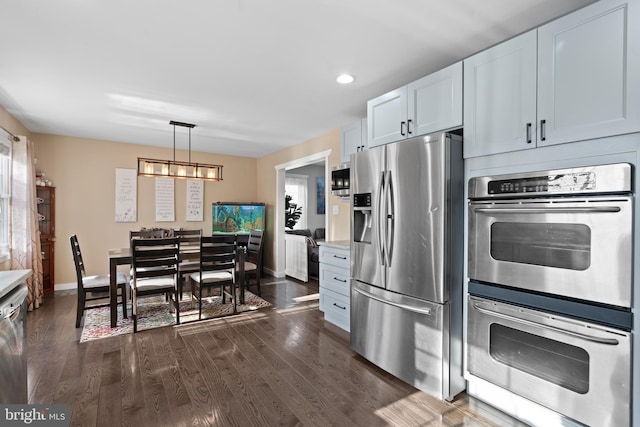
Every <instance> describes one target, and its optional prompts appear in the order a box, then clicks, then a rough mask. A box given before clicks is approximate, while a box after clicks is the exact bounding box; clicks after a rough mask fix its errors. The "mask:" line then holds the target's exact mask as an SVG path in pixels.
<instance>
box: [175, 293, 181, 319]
mask: <svg viewBox="0 0 640 427" xmlns="http://www.w3.org/2000/svg"><path fill="white" fill-rule="evenodd" d="M173 300H174V302H175V306H176V325H179V324H180V301H179V300H178V293H177V292H176V293H174V295H173Z"/></svg>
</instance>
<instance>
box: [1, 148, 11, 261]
mask: <svg viewBox="0 0 640 427" xmlns="http://www.w3.org/2000/svg"><path fill="white" fill-rule="evenodd" d="M10 221H11V143H10V141H8V140H5V139H0V262H4V261H7V260H8V259H9V238H10V236H9V224H10Z"/></svg>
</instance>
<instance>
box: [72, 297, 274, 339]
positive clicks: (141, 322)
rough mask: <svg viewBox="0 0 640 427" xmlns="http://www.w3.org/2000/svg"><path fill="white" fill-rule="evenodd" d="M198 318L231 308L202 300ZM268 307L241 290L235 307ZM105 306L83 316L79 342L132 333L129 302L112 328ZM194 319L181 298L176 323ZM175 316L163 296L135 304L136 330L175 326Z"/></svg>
mask: <svg viewBox="0 0 640 427" xmlns="http://www.w3.org/2000/svg"><path fill="white" fill-rule="evenodd" d="M202 302H203V305H202V319H203V320H205V319H211V318H215V317H221V316H226V315H230V314H233V305H232V304H231V303H230V302H229V299H228V297H227V299H226V302H225V304H222V299H221V297H219V296H212V297H208V298H203V300H202ZM269 306H271V303H269V302H268V301H265V300H263V299H262V298H260V297H259V296H257V295H255V294H253V293H251V292H249V291H245V298H244V304H238V307H237V310H238V313H242V312H247V311H253V310H258V309H261V308H264V307H269ZM109 313H110V311H109V307H100V308H92V309H89V310H87V311H86V312H85V314H84V326H83V327H82V335H81V336H80V342H81V343H82V342H86V341H91V340H96V339H100V338H107V337H114V336H118V335H123V334H130V333H133V318H132V317H131V302H129V304H128V306H127V314H128V315H129V317H128V318H127V319H124V318H122V307H120V306H118V322H117V324H116V327H115V328H111V327H110V326H109V322H110V316H109ZM195 320H198V303H197V301H196V302H195V303H194V307H193V308H192V307H191V299H190V296H188V295H185V297H184V299H183V300H182V301H180V324H182V323H187V322H192V321H195ZM175 324H176V319H175V316H174V315H173V314H172V313H170V312H169V303H168V302H166V301H165V300H164V297H163V296H153V297H145V298H141V299H140V301H139V302H138V331H144V330H145V329H152V328H158V327H162V326H170V325H175Z"/></svg>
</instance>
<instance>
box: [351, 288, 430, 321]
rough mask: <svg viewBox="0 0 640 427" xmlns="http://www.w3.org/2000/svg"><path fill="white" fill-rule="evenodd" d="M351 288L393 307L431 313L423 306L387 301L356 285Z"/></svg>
mask: <svg viewBox="0 0 640 427" xmlns="http://www.w3.org/2000/svg"><path fill="white" fill-rule="evenodd" d="M352 288H353V290H354V291H356V292H357V293H359V294H360V295H363V296H365V297H367V298H371V299H373V300H376V301H379V302H381V303H383V304H389V305H392V306H394V307H398V308H401V309H403V310H408V311H412V312H414V313H420V314H426V315H427V316H430V315H431V309H428V308H423V307H416V306H413V305H408V304H402V303H399V302H394V301H389V300H386V299H384V298H381V297H379V296H377V295H374V294H372V293H370V292H367V291H365V290H364V289H360V288H359V287H357V286H353V287H352Z"/></svg>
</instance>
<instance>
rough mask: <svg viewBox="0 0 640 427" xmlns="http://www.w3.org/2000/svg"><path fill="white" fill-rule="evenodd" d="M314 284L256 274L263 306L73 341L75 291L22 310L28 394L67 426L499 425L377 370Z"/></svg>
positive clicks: (467, 404) (494, 417)
mask: <svg viewBox="0 0 640 427" xmlns="http://www.w3.org/2000/svg"><path fill="white" fill-rule="evenodd" d="M317 293H318V284H317V282H315V281H312V282H310V283H309V284H304V283H301V282H297V281H295V280H285V279H275V278H269V277H268V278H266V279H264V281H263V284H262V296H263V297H264V298H265V299H267V300H268V301H270V302H271V303H272V304H273V307H269V308H266V309H262V310H260V311H257V312H253V313H249V314H240V315H237V316H232V317H226V318H222V319H215V320H209V321H202V322H196V323H191V324H185V325H180V326H177V327H165V328H157V329H154V330H148V331H142V332H138V333H137V334H135V335H134V334H129V335H123V336H118V337H112V338H105V339H99V340H95V341H90V342H87V343H82V344H79V343H78V340H79V337H80V332H81V329H76V328H75V327H74V326H75V324H74V323H75V317H74V316H75V309H76V296H75V294H73V293H69V292H67V293H59V294H56V295H55V297H54V296H50V297H48V298H47V300H46V303H45V304H44V306H43V307H41V308H40V309H39V310H36V311H34V312H32V313H29V316H28V349H27V351H28V360H29V362H28V366H29V402H30V403H38V404H51V403H66V404H69V405H70V407H71V425H72V426H94V425H95V426H119V425H123V426H135V427H142V426H211V425H216V426H217V425H221V426H226V425H237V426H252V425H253V426H276V425H285V426H294V425H318V426H326V425H336V426H347V425H348V426H351V425H358V426H382V425H389V426H485V427H486V426H505V425H517V423H514V422H513V420H511V419H510V418H509V417H507V416H505V415H503V414H501V413H499V412H497V411H495V410H493V409H491V408H490V407H488V406H487V405H484V404H482V403H481V402H478V401H477V400H475V399H472V398H469V397H468V396H466V395H465V394H462V395H461V396H459V397H458V398H457V399H456V401H455V402H453V403H447V402H442V401H439V400H437V399H434V398H432V397H430V396H429V395H427V394H425V393H423V392H420V391H418V390H416V389H415V388H413V387H411V386H409V385H407V384H405V383H403V382H402V381H400V380H398V379H396V378H394V377H393V376H391V375H389V374H387V373H385V372H384V371H382V370H380V369H378V368H377V367H375V366H374V365H372V364H370V363H369V362H367V361H366V360H365V359H363V358H362V357H360V356H358V355H357V354H356V353H354V352H353V351H352V350H351V349H350V348H349V334H348V333H347V332H345V331H343V330H341V329H339V328H337V327H335V326H334V325H332V324H330V323H328V322H325V321H324V319H323V315H322V313H321V312H320V311H319V310H318V297H317Z"/></svg>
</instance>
